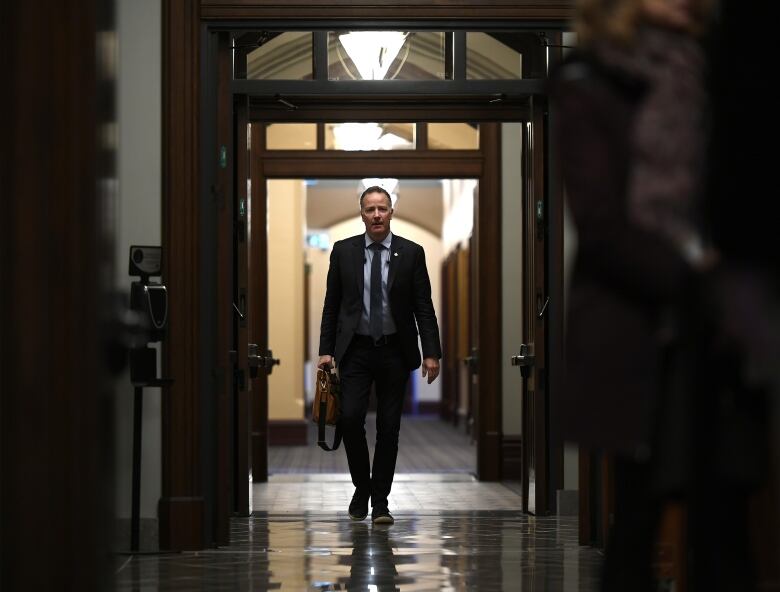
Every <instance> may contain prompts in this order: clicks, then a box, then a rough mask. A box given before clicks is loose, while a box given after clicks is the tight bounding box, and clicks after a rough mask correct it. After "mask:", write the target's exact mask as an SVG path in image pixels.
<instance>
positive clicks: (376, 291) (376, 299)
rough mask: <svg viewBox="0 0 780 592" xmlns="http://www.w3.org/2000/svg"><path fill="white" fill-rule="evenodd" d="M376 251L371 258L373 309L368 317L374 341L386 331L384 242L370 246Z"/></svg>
mask: <svg viewBox="0 0 780 592" xmlns="http://www.w3.org/2000/svg"><path fill="white" fill-rule="evenodd" d="M368 248H369V249H371V250H372V251H374V256H373V258H372V259H371V309H370V312H369V317H368V331H369V333H370V334H371V337H372V338H373V339H374V341H377V340H379V339H380V338H381V337H382V333H383V332H384V330H383V328H382V251H383V250H384V248H385V247H384V245H382V243H373V244H371V245H369V247H368Z"/></svg>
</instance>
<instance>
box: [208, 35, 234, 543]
mask: <svg viewBox="0 0 780 592" xmlns="http://www.w3.org/2000/svg"><path fill="white" fill-rule="evenodd" d="M218 45H219V51H218V54H217V55H218V58H217V59H218V78H217V84H218V86H219V91H220V92H218V94H217V113H218V117H217V128H216V132H217V136H216V144H217V146H218V147H220V148H219V149H218V151H219V152H220V154H218V155H216V156H217V157H219V156H221V157H222V158H221V159H220V158H218V162H219V165H218V166H217V169H216V171H217V173H216V183H215V185H214V186H213V187H212V188H211V189H212V195H213V196H214V198H215V200H216V211H217V221H216V223H217V245H216V247H217V249H216V251H217V252H216V276H217V286H216V298H217V328H216V335H217V344H216V355H217V360H216V367H217V379H216V393H215V396H216V401H215V402H214V409H215V411H216V418H215V423H216V426H217V438H216V458H215V460H214V464H215V468H216V472H217V483H216V488H217V490H216V495H215V503H216V521H215V522H216V524H215V528H216V530H215V533H214V537H215V539H216V541H217V543H218V544H227V543H228V542H229V540H230V533H229V516H230V512H231V510H232V508H233V506H234V505H235V500H234V493H235V479H234V478H232V477H233V476H234V475H235V473H234V471H235V467H234V466H233V463H232V461H231V456H232V455H231V448H232V445H233V444H232V441H231V436H230V434H231V416H232V401H233V397H234V393H233V389H234V386H233V381H234V375H235V373H234V364H235V359H236V358H235V353H234V352H235V347H236V346H235V331H234V326H233V318H234V312H233V282H234V277H233V271H234V270H233V195H232V193H233V189H232V188H233V171H232V170H231V169H230V168H228V166H227V163H228V162H231V161H232V159H231V158H230V157H231V154H232V144H233V142H232V133H233V130H232V127H233V126H232V115H231V110H232V104H231V101H232V99H231V97H230V95H229V94H227V93H226V92H222V90H223V88H224V89H227V88H229V81H230V51H229V49H228V48H229V45H230V43H229V37H228V36H227V35H226V34H225V35H220V36H219V37H218ZM222 147H224V150H223V149H222ZM223 164H224V166H223Z"/></svg>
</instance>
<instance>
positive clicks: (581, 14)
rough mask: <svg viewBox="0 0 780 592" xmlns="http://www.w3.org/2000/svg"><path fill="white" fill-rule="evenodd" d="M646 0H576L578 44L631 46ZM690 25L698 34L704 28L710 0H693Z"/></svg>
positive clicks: (642, 21) (694, 33)
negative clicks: (594, 43)
mask: <svg viewBox="0 0 780 592" xmlns="http://www.w3.org/2000/svg"><path fill="white" fill-rule="evenodd" d="M644 2H645V0H578V1H577V8H578V16H577V20H576V21H575V27H574V28H575V31H576V32H577V41H578V44H579V45H582V46H587V45H590V44H591V43H593V42H594V41H596V40H604V41H607V42H612V43H615V44H618V45H631V44H632V43H633V42H634V39H635V38H636V34H637V31H638V30H639V28H640V26H641V25H642V24H643V23H646V22H647V17H646V16H645V12H644V10H643V4H644ZM692 13H693V14H692V17H693V18H692V26H691V27H690V30H689V32H690V33H691V34H692V35H695V36H699V35H701V34H702V33H704V31H705V30H706V28H707V24H708V23H709V20H710V16H711V14H712V0H693V1H692Z"/></svg>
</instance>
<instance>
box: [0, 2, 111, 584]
mask: <svg viewBox="0 0 780 592" xmlns="http://www.w3.org/2000/svg"><path fill="white" fill-rule="evenodd" d="M112 7H113V3H112V2H100V1H95V2H87V3H82V2H78V1H76V0H64V1H60V2H46V1H42V2H2V3H0V55H2V58H3V62H2V63H3V78H4V82H3V91H2V93H0V101H2V104H1V105H0V130H2V136H3V146H4V150H3V156H2V158H0V204H2V205H1V207H2V213H1V214H0V277H2V278H3V281H2V286H0V589H2V590H9V591H10V590H83V591H88V592H91V591H97V590H108V589H110V588H111V571H112V567H113V558H112V557H111V556H110V554H109V549H110V543H111V534H112V533H111V524H112V523H113V521H112V519H113V504H112V502H113V498H114V496H113V493H114V492H113V489H112V483H111V478H112V476H113V471H112V463H113V460H114V459H113V454H112V453H113V449H112V442H113V439H112V438H113V432H114V430H113V420H114V415H113V409H112V405H113V396H114V393H113V392H112V390H111V383H110V377H109V375H108V372H107V369H108V364H107V363H106V362H107V360H108V358H109V356H108V354H109V353H116V351H115V350H113V349H112V350H110V351H109V349H108V348H105V347H104V342H103V340H102V338H103V337H104V336H105V334H107V333H110V332H109V331H107V330H106V328H107V323H104V322H103V321H104V320H105V319H106V318H107V317H108V316H109V315H108V312H109V310H108V308H109V307H108V306H107V305H108V303H109V299H108V298H107V292H108V290H109V289H110V286H109V285H108V282H110V281H111V278H112V277H113V270H112V265H113V244H112V241H113V235H112V232H113V228H112V227H104V225H105V221H106V220H108V217H107V216H106V215H105V211H106V208H107V207H108V206H113V205H114V203H113V200H114V197H115V196H114V195H113V194H110V195H106V194H103V193H102V192H100V191H99V190H98V188H99V187H101V188H107V187H111V186H112V183H111V182H110V181H111V180H112V179H113V177H114V147H113V144H111V143H109V142H100V143H99V140H98V138H106V137H107V135H101V134H99V132H100V131H105V130H109V129H113V128H112V127H111V124H112V123H114V121H113V120H114V94H113V92H114V80H113V68H109V67H104V66H109V65H111V64H112V63H113V58H114V56H115V49H116V48H115V46H114V45H113V40H114V39H115V37H114V35H113V31H112V27H113V9H112ZM98 59H99V60H100V61H98ZM114 335H116V333H114ZM117 360H118V361H119V362H121V358H120V357H119V356H117V357H116V358H114V361H115V362H116V361H117Z"/></svg>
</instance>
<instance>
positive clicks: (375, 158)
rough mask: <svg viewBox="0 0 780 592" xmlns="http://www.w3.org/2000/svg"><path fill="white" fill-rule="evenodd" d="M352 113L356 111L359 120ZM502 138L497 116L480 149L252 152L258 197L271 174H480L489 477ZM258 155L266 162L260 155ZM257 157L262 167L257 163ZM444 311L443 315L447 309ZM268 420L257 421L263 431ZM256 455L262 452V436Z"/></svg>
mask: <svg viewBox="0 0 780 592" xmlns="http://www.w3.org/2000/svg"><path fill="white" fill-rule="evenodd" d="M423 109H424V108H423V107H412V108H410V109H409V110H408V112H407V114H406V115H401V118H402V119H405V120H409V121H428V120H429V119H432V120H436V119H437V118H436V114H435V112H434V111H430V110H429V109H425V111H423ZM351 115H354V119H352V118H351ZM373 115H375V114H373ZM470 115H471V118H469V120H473V119H476V118H478V117H479V113H476V112H475V113H471V114H470ZM342 117H343V118H344V119H347V120H350V121H352V120H357V121H359V120H362V119H368V120H371V121H377V118H376V117H374V116H372V114H371V113H367V112H365V111H361V112H355V113H350V111H349V110H345V111H344V112H343V113H342ZM253 123H256V122H253ZM260 135H262V134H253V135H252V138H253V142H254V141H255V137H256V136H260ZM258 141H261V140H259V139H258ZM500 145H501V135H500V123H497V122H490V123H483V124H481V127H480V147H479V150H473V151H457V150H447V151H442V150H414V151H409V152H406V151H403V152H400V151H396V152H381V151H380V152H374V153H370V152H368V153H349V152H314V151H306V150H301V151H294V150H280V151H269V152H262V153H261V154H259V155H258V154H253V157H252V158H253V166H252V170H253V184H252V187H253V193H254V192H257V193H255V194H254V195H253V201H254V199H255V198H256V197H259V193H260V192H263V194H264V192H265V181H266V180H268V179H274V178H277V179H287V178H306V179H311V178H334V179H343V178H352V177H355V178H357V177H360V176H362V174H363V173H364V172H365V171H367V170H370V171H371V172H372V174H373V175H375V176H379V177H381V176H392V177H397V178H426V179H427V178H435V179H441V178H450V179H456V178H458V179H464V178H474V179H477V180H478V182H479V193H478V199H477V208H478V212H479V215H478V218H477V219H476V220H475V229H476V235H477V237H478V244H477V257H478V258H482V259H483V262H482V263H481V264H480V265H479V266H478V269H477V272H476V273H477V276H476V278H475V279H476V284H475V285H476V286H477V287H478V289H479V290H480V291H481V292H483V293H484V294H485V297H484V298H481V299H479V302H480V305H479V309H478V311H477V314H478V318H479V319H480V323H479V328H480V330H479V335H478V343H480V344H481V346H480V347H481V351H480V354H479V355H480V359H481V362H480V367H479V376H480V379H479V380H480V389H481V390H482V392H484V393H485V394H486V395H485V396H482V397H478V398H477V401H478V406H477V410H476V418H477V419H476V422H477V437H476V442H477V466H476V467H475V469H476V474H477V477H478V478H479V479H480V480H481V481H498V480H500V478H501V421H502V417H501V411H502V401H501V337H500V336H501V316H500V314H501V306H500V297H501V233H500V232H498V231H497V230H496V229H500V228H501V184H500V169H499V166H500V162H501V156H500ZM258 158H259V159H260V160H259V162H258V161H256V160H255V159H258ZM256 163H257V164H258V165H259V166H257V167H255V166H254V165H255V164H256ZM255 175H256V176H255ZM255 179H257V181H258V182H256V181H255ZM261 201H262V200H261ZM258 248H259V247H258ZM472 277H475V276H472ZM496 299H498V304H497V300H496ZM438 312H439V314H441V311H438ZM440 319H441V316H440ZM268 345H269V346H271V345H273V344H268ZM483 352H484V353H483ZM256 419H260V418H259V417H257V418H256ZM262 427H263V426H262V425H258V424H255V425H254V429H255V430H260V429H262ZM253 454H260V455H262V452H261V447H260V445H259V444H258V443H257V441H256V440H255V444H254V447H253ZM266 470H267V465H266ZM255 473H256V474H255V480H259V481H263V480H265V478H264V475H263V474H262V473H260V471H259V469H258V466H257V465H256V466H255Z"/></svg>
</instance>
